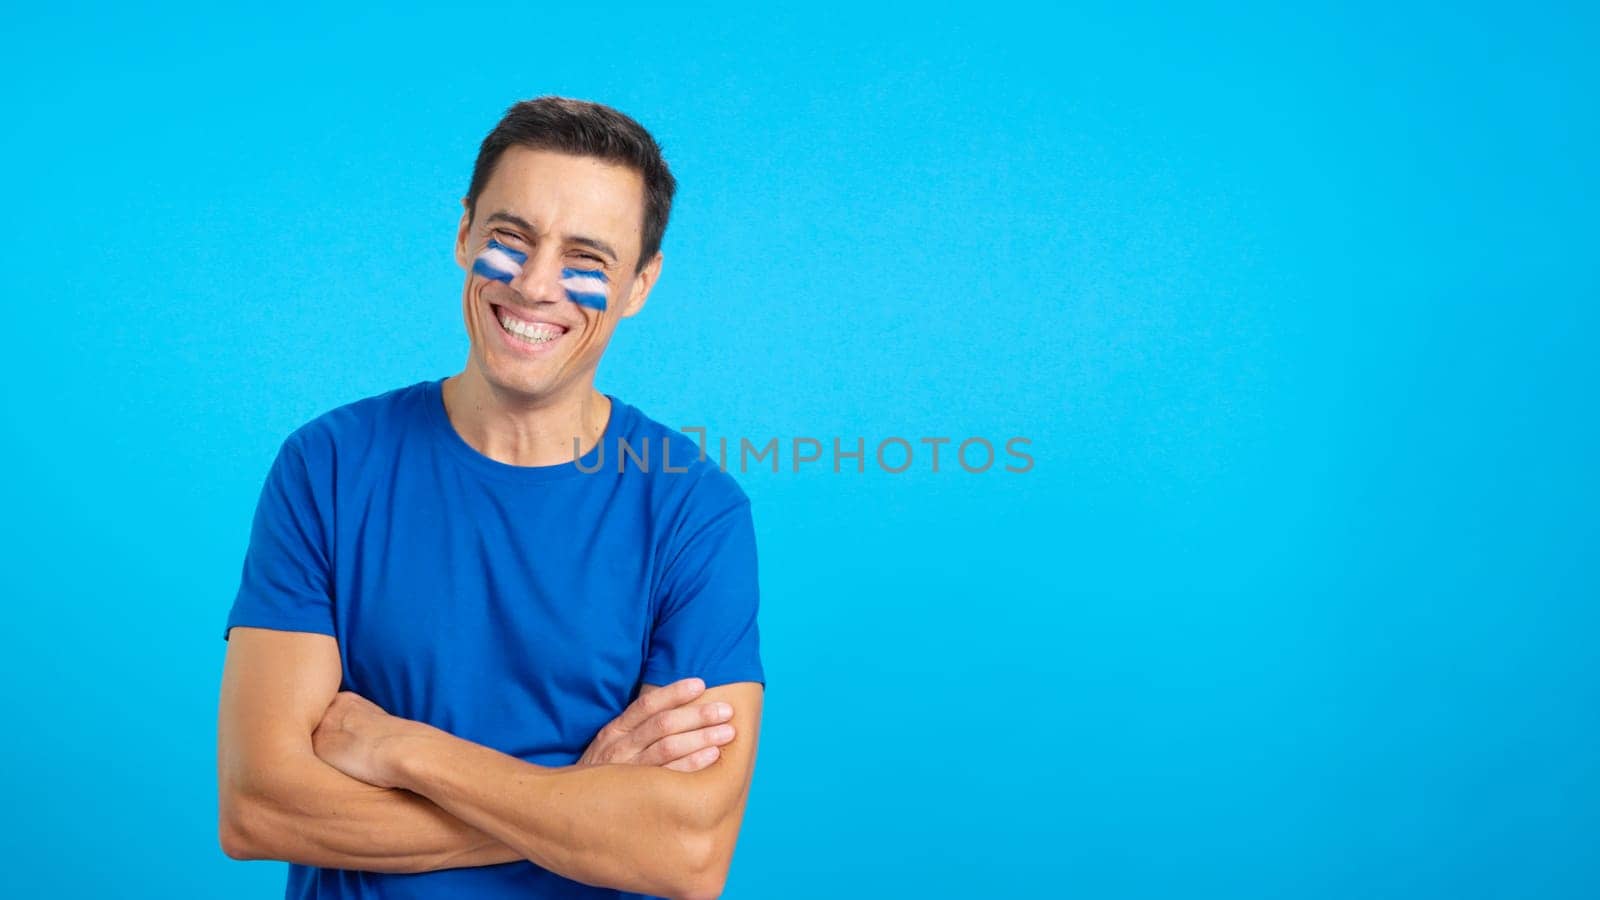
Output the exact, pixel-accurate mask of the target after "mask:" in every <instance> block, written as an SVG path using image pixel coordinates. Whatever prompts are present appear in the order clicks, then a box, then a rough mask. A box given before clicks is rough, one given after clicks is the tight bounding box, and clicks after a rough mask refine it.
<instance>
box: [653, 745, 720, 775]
mask: <svg viewBox="0 0 1600 900" xmlns="http://www.w3.org/2000/svg"><path fill="white" fill-rule="evenodd" d="M721 755H722V750H721V748H718V747H707V748H705V749H704V750H699V751H697V752H695V753H691V754H689V755H688V756H685V757H683V758H682V759H675V760H673V761H672V762H669V763H667V765H666V768H668V769H676V770H678V771H679V772H698V771H700V770H701V769H704V768H705V767H706V766H709V765H711V764H712V763H714V762H716V761H717V757H719V756H721Z"/></svg>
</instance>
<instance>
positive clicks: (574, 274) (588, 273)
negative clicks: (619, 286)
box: [561, 268, 606, 282]
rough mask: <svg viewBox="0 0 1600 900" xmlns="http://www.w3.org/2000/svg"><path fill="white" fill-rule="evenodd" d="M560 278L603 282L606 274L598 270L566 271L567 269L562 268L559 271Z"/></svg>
mask: <svg viewBox="0 0 1600 900" xmlns="http://www.w3.org/2000/svg"><path fill="white" fill-rule="evenodd" d="M561 277H562V278H598V279H600V280H601V281H602V282H603V281H605V280H606V273H605V272H602V271H601V270H599V269H567V268H563V269H562V270H561Z"/></svg>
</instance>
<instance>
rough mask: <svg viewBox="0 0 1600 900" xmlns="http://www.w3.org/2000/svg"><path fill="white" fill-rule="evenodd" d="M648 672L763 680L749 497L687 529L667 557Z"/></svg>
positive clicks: (668, 677)
mask: <svg viewBox="0 0 1600 900" xmlns="http://www.w3.org/2000/svg"><path fill="white" fill-rule="evenodd" d="M659 590H660V592H661V595H660V596H661V601H660V603H659V605H658V608H657V612H656V620H655V626H654V629H653V630H652V632H651V637H650V650H649V654H648V656H647V657H646V659H645V667H644V676H643V680H644V681H645V682H646V683H647V684H657V685H663V684H668V683H670V682H673V681H677V680H678V679H680V678H689V677H697V678H700V679H702V680H703V681H704V682H705V684H706V686H707V687H713V686H715V685H719V684H728V683H730V682H734V681H758V682H761V683H762V684H763V685H765V684H766V674H765V672H764V671H763V670H762V667H761V647H760V641H761V639H760V633H759V631H758V629H757V626H756V611H757V608H758V607H759V605H760V596H759V595H760V588H759V585H758V579H757V571H756V535H755V523H754V521H753V520H752V518H751V514H750V501H749V499H748V498H747V497H745V496H744V495H743V494H742V493H740V494H739V495H738V497H737V501H736V502H735V503H734V504H733V505H731V506H726V507H724V508H723V509H722V511H721V512H719V513H717V514H715V515H713V516H711V517H709V518H708V519H706V520H705V521H704V522H703V523H701V524H699V525H698V526H697V527H693V528H692V529H691V530H689V531H688V534H687V537H686V538H685V540H684V541H683V543H682V545H681V547H680V548H679V550H678V552H677V553H676V554H675V555H674V556H673V558H672V559H671V561H670V562H669V563H668V565H667V568H666V571H665V572H664V574H663V577H662V581H661V584H660V588H659Z"/></svg>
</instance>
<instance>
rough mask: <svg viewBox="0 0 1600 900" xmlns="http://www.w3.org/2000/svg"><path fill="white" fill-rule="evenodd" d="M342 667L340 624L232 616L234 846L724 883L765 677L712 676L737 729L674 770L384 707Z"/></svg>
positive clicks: (329, 856) (358, 859)
mask: <svg viewBox="0 0 1600 900" xmlns="http://www.w3.org/2000/svg"><path fill="white" fill-rule="evenodd" d="M340 680H341V666H340V661H339V652H338V645H337V643H336V642H335V641H334V639H333V638H332V637H330V636H327V635H319V634H310V633H303V632H287V631H274V630H269V629H257V628H245V627H236V628H234V629H233V631H232V636H231V639H230V640H229V649H228V655H227V661H226V663H225V666H224V674H223V686H222V699H221V707H220V711H219V717H218V742H217V748H218V759H217V765H218V780H219V785H218V797H219V804H220V808H219V813H220V815H219V831H220V838H221V841H222V845H223V849H224V850H225V851H226V852H227V853H228V855H229V856H233V857H235V858H239V859H281V860H286V861H289V862H297V863H302V864H305V865H313V866H324V867H332V868H344V869H361V870H367V871H380V872H422V871H431V870H434V869H441V868H455V867H461V866H481V865H490V864H494V863H503V862H511V861H514V860H520V859H527V860H532V861H533V862H535V863H537V864H539V865H541V866H543V867H545V868H547V869H550V870H552V871H555V872H557V873H559V874H562V875H564V876H566V877H568V878H572V879H574V880H577V881H582V882H585V883H588V884H597V885H605V886H608V887H615V888H620V889H623V890H630V891H639V892H643V893H651V894H659V895H662V896H668V897H683V898H700V897H715V896H717V894H719V893H720V892H721V889H722V885H723V882H724V880H725V878H726V876H727V870H728V865H729V863H730V862H731V860H732V855H733V847H734V843H735V840H736V838H737V835H738V830H739V824H740V822H741V820H742V818H743V814H744V807H745V797H746V795H747V792H748V789H749V784H750V776H751V772H752V771H753V768H754V762H755V749H756V742H757V736H758V735H757V731H758V727H759V721H760V714H761V699H762V689H761V686H760V685H759V684H756V683H753V682H740V683H736V684H728V685H721V686H717V687H713V688H710V689H708V690H706V691H705V693H704V694H703V695H702V696H701V699H702V700H704V701H706V702H712V701H716V700H724V701H726V702H727V703H729V704H730V705H731V706H732V707H733V716H732V719H731V720H730V724H732V725H733V726H734V729H735V733H736V736H735V737H734V739H733V740H732V741H731V742H730V743H727V744H725V745H723V746H722V747H721V753H720V758H718V759H717V760H716V761H715V762H714V763H712V764H710V765H708V766H706V767H704V768H702V769H699V770H697V771H678V770H674V769H671V768H665V767H660V766H644V765H606V764H596V765H574V766H561V767H545V766H537V765H534V764H532V763H527V762H523V761H522V760H520V759H517V758H515V757H512V756H509V755H506V754H503V753H500V752H499V751H496V750H493V749H491V748H488V747H484V746H481V745H478V744H473V743H471V742H469V741H465V740H462V739H460V738H457V737H454V736H453V735H450V734H448V733H446V732H443V731H440V730H438V729H435V728H432V727H431V726H428V725H425V724H423V723H419V722H412V721H410V720H406V719H400V718H398V717H395V716H389V715H387V714H386V713H384V712H383V711H382V710H380V709H378V708H377V707H376V706H374V705H372V704H371V703H370V702H368V701H365V700H363V699H362V698H360V697H357V696H356V695H354V694H349V693H340V692H339V690H338V688H339V683H340ZM647 689H648V688H647ZM613 724H617V723H613ZM607 727H608V728H611V727H612V726H607Z"/></svg>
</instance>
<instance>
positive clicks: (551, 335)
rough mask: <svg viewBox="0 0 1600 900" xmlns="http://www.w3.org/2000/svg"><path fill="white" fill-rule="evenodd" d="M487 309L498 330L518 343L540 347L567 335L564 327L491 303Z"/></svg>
mask: <svg viewBox="0 0 1600 900" xmlns="http://www.w3.org/2000/svg"><path fill="white" fill-rule="evenodd" d="M489 308H490V309H491V310H492V311H493V312H494V317H495V320H496V321H497V322H499V323H500V330H501V331H503V332H505V333H506V334H507V335H508V336H510V337H511V338H512V339H513V340H515V341H518V342H520V343H524V344H530V345H532V346H535V347H541V346H544V345H546V344H550V343H553V342H555V341H556V340H559V339H560V337H561V336H562V335H564V334H566V333H567V328H566V326H565V325H558V324H556V323H554V322H546V321H542V320H539V319H534V318H530V317H528V316H526V315H525V314H518V313H515V312H513V311H512V310H511V309H510V308H508V307H505V306H499V305H497V304H493V303H491V304H489Z"/></svg>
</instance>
